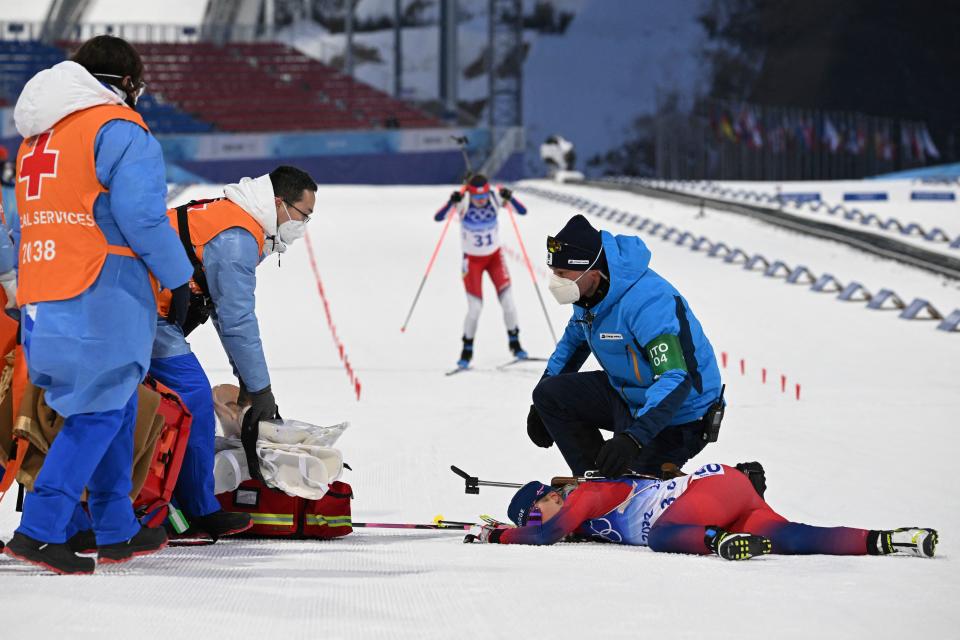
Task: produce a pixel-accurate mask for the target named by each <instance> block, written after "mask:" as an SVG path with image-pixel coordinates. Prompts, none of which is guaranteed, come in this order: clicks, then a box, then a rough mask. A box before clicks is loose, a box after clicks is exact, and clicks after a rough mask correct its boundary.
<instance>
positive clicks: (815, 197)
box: [780, 192, 820, 202]
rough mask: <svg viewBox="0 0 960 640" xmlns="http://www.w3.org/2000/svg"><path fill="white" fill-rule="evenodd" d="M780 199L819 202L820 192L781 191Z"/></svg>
mask: <svg viewBox="0 0 960 640" xmlns="http://www.w3.org/2000/svg"><path fill="white" fill-rule="evenodd" d="M780 200H793V201H796V202H819V201H820V193H819V192H810V193H781V194H780Z"/></svg>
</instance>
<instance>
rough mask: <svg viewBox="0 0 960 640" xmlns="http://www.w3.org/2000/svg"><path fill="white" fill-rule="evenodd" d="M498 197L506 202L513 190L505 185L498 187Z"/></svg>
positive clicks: (511, 195)
mask: <svg viewBox="0 0 960 640" xmlns="http://www.w3.org/2000/svg"><path fill="white" fill-rule="evenodd" d="M500 197H501V198H502V199H503V201H504V202H507V201H509V200H510V198H512V197H513V191H510V189H507V188H506V187H500Z"/></svg>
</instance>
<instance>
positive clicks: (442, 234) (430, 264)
mask: <svg viewBox="0 0 960 640" xmlns="http://www.w3.org/2000/svg"><path fill="white" fill-rule="evenodd" d="M466 190H467V188H466V187H461V188H460V193H461V195H462V194H463V192H464V191H466ZM454 215H455V212H454V211H448V212H447V221H446V222H444V223H443V231H441V232H440V239H439V240H437V246H436V247H434V248H433V255H432V256H430V262H428V263H427V271H426V272H425V273H424V274H423V280H421V281H420V287H419V288H418V289H417V295H415V296H414V297H413V304H411V305H410V311H408V312H407V319H406V320H404V321H403V326H402V327H400V332H401V333H403V332H405V331H406V330H407V324H409V322H410V316H412V315H413V309H414V308H415V307H416V306H417V300H419V299H420V294H421V293H422V292H423V285H425V284H427V276H429V275H430V270H431V269H433V263H434V261H435V260H436V259H437V254H438V253H440V247H441V245H443V239H444V238H445V237H446V235H447V229H448V228H450V221H451V220H453V217H454Z"/></svg>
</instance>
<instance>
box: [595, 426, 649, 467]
mask: <svg viewBox="0 0 960 640" xmlns="http://www.w3.org/2000/svg"><path fill="white" fill-rule="evenodd" d="M638 453H640V445H639V444H637V441H636V440H634V439H633V438H631V437H630V436H629V435H627V434H626V433H618V434H617V435H615V436H613V437H612V438H610V439H609V440H607V441H606V442H604V443H603V446H602V447H600V453H598V454H597V468H598V469H599V470H600V473H602V474H603V475H604V476H605V477H607V478H613V477H616V476H618V475H621V474H623V472H625V471H626V470H627V467H628V465H629V464H630V461H631V460H633V459H634V458H635V457H636V456H637V454H638Z"/></svg>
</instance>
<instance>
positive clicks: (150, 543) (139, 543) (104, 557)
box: [97, 527, 167, 564]
mask: <svg viewBox="0 0 960 640" xmlns="http://www.w3.org/2000/svg"><path fill="white" fill-rule="evenodd" d="M166 546H167V532H166V531H165V530H164V529H163V527H157V528H150V527H141V528H140V531H138V532H137V535H135V536H133V537H132V538H130V539H129V540H125V541H124V542H115V543H113V544H107V545H101V546H98V547H97V562H98V563H99V564H119V563H121V562H126V561H127V560H132V559H133V558H135V557H137V556H146V555H150V554H151V553H155V552H157V551H160V550H161V549H163V548H164V547H166Z"/></svg>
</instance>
